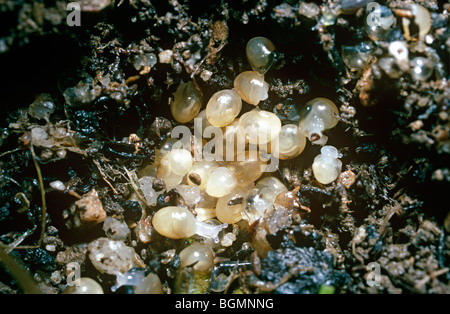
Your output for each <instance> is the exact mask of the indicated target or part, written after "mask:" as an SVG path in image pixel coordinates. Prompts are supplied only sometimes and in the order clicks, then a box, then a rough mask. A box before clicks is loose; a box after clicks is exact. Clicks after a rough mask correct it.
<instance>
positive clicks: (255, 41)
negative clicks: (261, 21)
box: [246, 36, 275, 74]
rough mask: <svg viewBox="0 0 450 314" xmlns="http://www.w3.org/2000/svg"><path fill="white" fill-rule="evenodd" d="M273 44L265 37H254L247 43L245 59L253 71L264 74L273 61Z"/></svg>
mask: <svg viewBox="0 0 450 314" xmlns="http://www.w3.org/2000/svg"><path fill="white" fill-rule="evenodd" d="M274 51H275V46H274V44H273V43H272V41H271V40H270V39H268V38H266V37H261V36H258V37H254V38H252V39H250V40H249V41H248V43H247V47H246V53H247V60H248V62H249V64H250V66H251V67H252V69H253V71H256V72H258V73H260V74H265V73H266V72H267V71H268V70H269V68H270V67H271V65H272V64H273V62H274V57H273V55H274V54H273V52H274Z"/></svg>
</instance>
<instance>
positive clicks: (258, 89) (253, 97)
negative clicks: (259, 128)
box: [233, 71, 269, 106]
mask: <svg viewBox="0 0 450 314" xmlns="http://www.w3.org/2000/svg"><path fill="white" fill-rule="evenodd" d="M233 85H234V89H235V90H236V92H237V93H238V94H239V97H241V98H242V100H243V101H245V102H247V103H249V104H251V105H254V106H257V105H258V104H259V102H260V101H261V100H265V99H267V97H269V94H268V91H269V84H268V83H267V82H265V81H264V75H262V74H260V73H258V72H256V71H245V72H242V73H240V74H239V75H238V76H236V78H235V79H234V83H233Z"/></svg>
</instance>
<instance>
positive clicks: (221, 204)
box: [216, 188, 246, 224]
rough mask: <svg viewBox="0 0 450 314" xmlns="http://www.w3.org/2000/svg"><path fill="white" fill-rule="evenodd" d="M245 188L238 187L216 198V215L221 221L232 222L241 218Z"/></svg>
mask: <svg viewBox="0 0 450 314" xmlns="http://www.w3.org/2000/svg"><path fill="white" fill-rule="evenodd" d="M245 194H246V190H245V189H242V188H239V189H236V190H234V191H233V192H231V193H230V194H228V195H225V196H222V197H221V198H219V199H218V200H217V204H216V217H217V219H219V220H220V221H221V222H224V223H228V224H234V223H237V222H239V221H241V220H242V216H241V212H242V211H243V209H244V206H243V200H244V197H245Z"/></svg>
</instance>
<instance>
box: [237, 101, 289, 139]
mask: <svg viewBox="0 0 450 314" xmlns="http://www.w3.org/2000/svg"><path fill="white" fill-rule="evenodd" d="M239 125H240V126H241V127H242V129H243V130H244V132H245V137H246V140H248V142H249V143H250V144H255V145H264V144H267V143H270V142H271V141H272V140H274V139H275V138H276V137H277V136H278V135H279V134H280V131H281V121H280V118H278V117H277V116H276V115H275V114H273V113H272V112H269V111H266V110H259V109H253V110H251V111H249V112H246V113H244V114H243V115H242V116H241V117H240V118H239Z"/></svg>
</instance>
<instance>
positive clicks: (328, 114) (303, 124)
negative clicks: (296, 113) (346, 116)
mask: <svg viewBox="0 0 450 314" xmlns="http://www.w3.org/2000/svg"><path fill="white" fill-rule="evenodd" d="M336 116H339V110H338V108H337V107H336V105H335V104H334V102H332V101H331V100H329V99H327V98H322V97H318V98H314V99H312V100H310V101H308V102H307V103H306V105H305V106H304V107H303V108H302V111H301V115H300V122H299V127H300V129H301V130H302V132H303V133H304V134H305V135H306V136H307V137H308V138H309V140H310V141H311V142H312V143H313V144H318V145H325V143H326V142H327V140H328V138H327V137H326V136H325V135H323V134H322V131H324V130H327V129H331V128H333V127H334V126H336V124H337V123H338V120H337V118H336Z"/></svg>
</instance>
